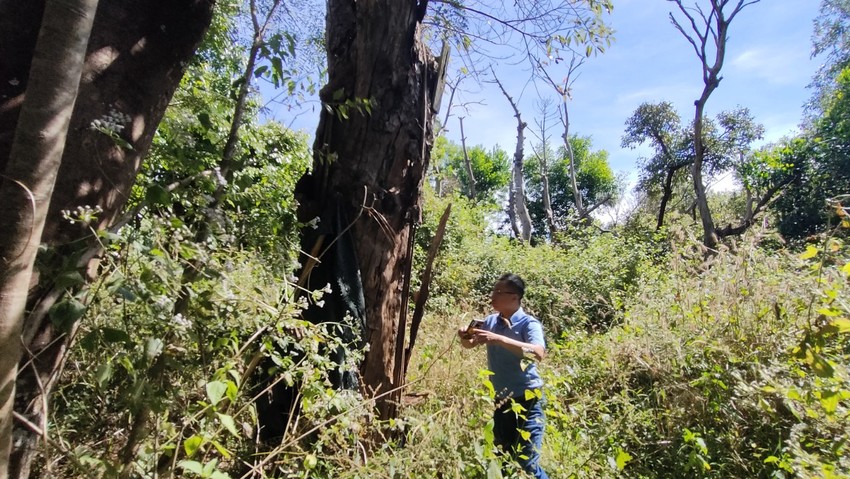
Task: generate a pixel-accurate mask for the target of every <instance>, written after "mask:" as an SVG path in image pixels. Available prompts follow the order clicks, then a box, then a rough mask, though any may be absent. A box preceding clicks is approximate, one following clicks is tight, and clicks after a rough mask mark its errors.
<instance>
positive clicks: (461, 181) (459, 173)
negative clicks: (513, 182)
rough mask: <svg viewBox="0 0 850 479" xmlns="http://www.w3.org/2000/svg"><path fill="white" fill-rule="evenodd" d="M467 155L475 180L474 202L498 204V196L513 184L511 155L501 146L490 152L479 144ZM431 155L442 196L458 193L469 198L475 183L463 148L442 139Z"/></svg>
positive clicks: (435, 145) (438, 138) (439, 138)
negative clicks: (466, 164) (472, 180)
mask: <svg viewBox="0 0 850 479" xmlns="http://www.w3.org/2000/svg"><path fill="white" fill-rule="evenodd" d="M466 153H467V157H468V158H469V163H470V166H471V168H472V174H473V178H474V179H475V197H474V198H473V199H475V200H476V201H484V202H493V201H496V198H495V194H496V193H497V192H499V191H500V190H502V189H504V188H505V187H506V186H507V184H508V181H510V159H509V158H508V154H507V152H505V151H504V150H502V149H501V148H500V147H499V146H498V145H497V146H494V147H493V148H491V149H490V151H489V152H488V151H487V150H486V149H485V148H484V147H483V146H481V145H476V146H473V147H472V148H468V149H467V152H466ZM431 155H432V156H431V160H432V173H431V176H432V178H433V179H434V182H435V183H436V182H437V181H439V185H440V192H439V194H445V193H448V192H451V191H457V192H458V193H460V194H462V195H464V196H466V197H469V196H470V192H471V188H470V186H471V185H470V183H471V180H470V178H469V173H468V172H467V168H466V166H465V164H464V162H465V160H464V157H463V150H462V149H461V146H460V145H458V144H456V143H454V142H452V141H451V140H448V139H446V138H445V137H443V136H440V137H437V139H436V140H435V142H434V149H433V150H432V153H431Z"/></svg>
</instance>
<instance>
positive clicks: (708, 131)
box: [622, 102, 764, 229]
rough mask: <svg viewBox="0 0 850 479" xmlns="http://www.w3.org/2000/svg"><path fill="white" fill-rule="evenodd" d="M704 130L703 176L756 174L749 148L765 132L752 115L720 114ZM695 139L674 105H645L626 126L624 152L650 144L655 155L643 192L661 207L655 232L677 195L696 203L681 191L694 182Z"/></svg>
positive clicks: (648, 161) (646, 168)
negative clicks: (691, 171)
mask: <svg viewBox="0 0 850 479" xmlns="http://www.w3.org/2000/svg"><path fill="white" fill-rule="evenodd" d="M701 124H702V141H701V145H702V146H703V155H702V156H703V171H704V172H705V173H706V174H707V175H708V176H709V177H711V176H717V175H720V174H723V173H725V172H729V171H735V172H737V173H738V174H739V177H740V175H741V174H747V175H749V174H751V172H752V171H753V170H752V166H751V165H752V164H754V163H752V161H753V159H752V158H750V154H751V151H750V149H751V147H750V145H751V144H752V143H753V142H754V141H756V140H757V139H759V138H761V136H762V134H763V132H764V127H763V126H762V125H760V124H758V123H756V122H755V119H754V118H753V117H752V114H750V111H749V110H748V109H746V108H740V107H739V108H737V109H735V110H731V111H725V112H721V113H720V114H718V115H717V117H716V119H714V120H712V119H709V118H703V119H702V121H701ZM693 138H694V130H693V128H692V126H691V127H687V126H685V125H683V124H682V121H681V119H680V117H679V115H678V114H677V113H676V111H675V110H674V108H673V105H672V104H671V103H669V102H661V103H655V104H652V103H644V104H642V105H640V106H639V107H638V108H637V110H635V112H634V114H633V115H632V116H631V117H630V118H629V119H628V120H627V121H626V132H625V135H624V136H623V140H622V144H623V146H627V147H632V148H634V147H636V146H637V145H641V144H644V143H648V144H649V145H650V146H651V147H652V149H653V154H652V156H650V157H649V158H645V159H643V160H642V165H641V170H640V177H639V183H638V188H639V189H640V190H641V191H643V192H644V193H646V194H647V195H648V196H649V197H652V198H654V199H656V200H657V201H658V207H657V215H656V218H657V219H656V229H660V228H661V227H662V226H663V225H664V217H665V213H666V211H667V208H668V205H669V202H670V200H671V199H672V198H673V195H674V192H676V191H678V192H680V194H683V195H689V197H690V198H691V199H694V196H693V193H692V192H688V190H687V189H686V188H682V185H683V184H684V183H686V182H687V180H688V178H689V175H688V171H687V169H686V167H689V166H692V165H693V162H694V159H695V158H696V152H695V150H694V142H693ZM747 165H750V166H747ZM747 168H749V169H748V170H747V171H746V172H745V171H744V169H747ZM688 203H691V202H688ZM685 209H687V208H685Z"/></svg>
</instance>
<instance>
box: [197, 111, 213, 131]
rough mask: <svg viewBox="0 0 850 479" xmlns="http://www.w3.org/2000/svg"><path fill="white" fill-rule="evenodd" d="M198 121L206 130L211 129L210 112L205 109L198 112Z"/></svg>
mask: <svg viewBox="0 0 850 479" xmlns="http://www.w3.org/2000/svg"><path fill="white" fill-rule="evenodd" d="M198 122H199V123H200V124H201V126H203V127H204V128H205V129H207V130H211V129H212V127H213V124H212V120H210V114H209V113H207V112H205V111H204V112H201V113H199V114H198Z"/></svg>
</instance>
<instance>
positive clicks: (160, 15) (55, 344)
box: [0, 0, 213, 477]
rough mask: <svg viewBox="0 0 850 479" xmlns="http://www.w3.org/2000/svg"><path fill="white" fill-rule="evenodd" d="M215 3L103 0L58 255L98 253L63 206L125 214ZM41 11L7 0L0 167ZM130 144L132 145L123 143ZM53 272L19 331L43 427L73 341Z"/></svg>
mask: <svg viewBox="0 0 850 479" xmlns="http://www.w3.org/2000/svg"><path fill="white" fill-rule="evenodd" d="M212 6H213V1H212V0H137V1H133V2H127V1H122V0H101V1H100V4H99V6H98V10H97V14H96V16H95V23H94V27H93V29H92V35H91V38H90V41H89V47H88V51H87V54H86V60H85V65H84V67H83V73H82V80H81V82H80V88H79V92H78V97H77V103H76V106H75V108H74V113H73V115H72V117H71V124H70V129H69V133H68V138H67V141H66V144H65V151H64V154H63V156H62V166H61V167H60V169H59V174H58V177H57V178H56V185H55V188H54V191H53V195H52V197H51V201H50V208H49V210H48V213H47V217H46V220H45V224H44V231H43V233H42V237H41V240H42V243H45V244H47V245H48V246H49V247H51V248H52V249H53V251H55V253H56V254H55V255H52V256H53V257H56V258H57V259H60V260H68V259H69V258H75V257H81V258H82V259H81V260H79V261H77V266H78V267H81V268H83V269H85V268H86V267H87V266H88V265H87V261H86V259H87V258H91V257H92V256H94V255H95V254H93V253H91V251H94V249H93V244H92V241H91V240H93V238H91V237H89V236H87V234H86V230H85V229H84V228H82V227H81V226H80V225H79V223H77V224H76V225H72V224H70V223H69V222H67V221H64V220H62V215H61V211H63V210H71V211H73V210H74V209H75V208H76V207H78V206H82V205H88V206H92V207H95V206H99V207H100V208H101V209H102V210H103V212H102V213H101V214H100V216H99V219H98V224H96V225H93V226H95V227H97V228H99V229H104V228H107V227H108V226H109V225H111V224H112V222H113V221H114V220H115V219H116V218H117V217H118V216H119V215H120V213H121V210H122V208H123V207H124V205H125V203H126V201H127V198H128V196H129V193H130V188H131V187H132V185H133V183H134V181H135V178H136V175H137V173H138V171H139V168H140V166H141V162H142V159H143V157H144V155H145V154H146V153H147V151H148V150H149V148H150V145H151V141H152V140H153V136H154V132H155V131H156V128H157V125H158V124H159V121H160V120H161V118H162V115H163V113H164V112H165V109H166V107H167V106H168V103H169V101H170V99H171V96H172V95H173V93H174V91H175V89H176V88H177V86H178V85H179V83H180V79H181V77H182V76H183V72H184V69H185V66H186V64H187V62H188V61H190V59H191V58H192V55H193V54H194V51H195V49H196V48H197V47H198V45H199V44H200V41H201V39H202V38H203V34H204V32H205V31H206V28H207V26H208V25H209V23H210V21H211V19H212ZM43 10H44V1H43V0H42V1H37V0H31V1H26V2H21V1H19V0H0V58H2V61H0V171H1V170H4V169H5V168H6V165H7V163H8V161H9V152H10V148H11V144H12V132H14V131H15V127H16V125H17V122H18V116H19V113H20V107H21V104H22V103H23V101H24V92H25V90H26V89H27V87H28V84H29V82H28V81H27V80H28V72H29V68H30V63H31V61H32V57H33V48H34V45H35V35H36V32H37V31H38V29H39V25H40V21H41V14H42V12H43ZM96 119H99V120H105V119H110V120H112V121H114V122H115V123H117V124H118V125H120V126H121V127H123V129H115V130H113V132H112V135H113V136H115V137H118V138H120V140H121V141H119V142H116V140H115V138H113V137H112V136H110V135H108V134H105V133H104V132H103V131H98V130H96V129H93V128H91V127H92V123H93V121H94V120H96ZM124 142H126V144H129V146H130V148H126V147H122V146H121V145H120V144H119V143H122V144H123V143H124ZM85 251H89V253H84V252H85ZM58 267H59V265H48V266H47V268H58ZM54 273H55V269H48V270H42V271H36V272H34V279H33V281H32V283H31V284H33V285H34V288H33V289H32V290H31V291H30V295H29V306H28V309H27V317H26V319H25V323H24V326H23V332H22V334H21V336H22V339H23V344H24V346H25V347H26V348H27V351H28V353H32V354H33V358H35V360H34V361H32V362H29V363H28V364H29V365H28V367H27V368H24V369H22V370H21V372H20V374H19V375H18V378H17V391H16V406H15V407H16V411H18V412H19V413H21V414H22V415H24V416H25V417H27V418H28V419H29V421H30V422H32V423H33V424H36V425H41V424H43V423H44V419H45V414H46V411H44V410H43V405H44V404H45V403H46V401H43V400H42V399H43V398H42V396H41V395H42V390H41V387H40V385H43V386H44V387H45V388H46V392H47V393H48V394H49V391H50V385H51V384H52V383H53V381H55V378H56V373H57V371H58V370H59V368H60V367H61V364H62V360H63V358H64V353H65V351H66V348H67V346H68V344H67V336H66V335H64V333H63V332H62V331H58V330H56V329H55V328H54V327H53V325H52V323H51V322H50V321H49V319H47V314H46V313H47V311H48V310H49V308H50V306H51V305H52V304H53V303H54V302H55V301H56V300H57V298H59V297H60V296H61V295H62V293H63V290H62V289H61V288H57V287H55V286H54V285H53V284H52V283H51V278H52V277H53V276H54ZM36 275H40V276H36ZM29 359H30V358H29V357H25V358H23V360H24V361H25V362H26V361H28V360H29ZM34 372H37V376H36V374H34ZM15 434H16V444H15V450H14V451H13V456H12V462H13V471H15V472H14V473H11V472H10V474H11V475H12V477H26V476H27V475H28V474H29V472H28V470H29V463H30V461H31V459H32V456H33V452H34V445H35V441H36V439H37V438H36V437H35V436H34V435H33V434H32V432H31V431H29V430H26V429H16V431H15Z"/></svg>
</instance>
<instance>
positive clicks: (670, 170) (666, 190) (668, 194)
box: [655, 143, 690, 231]
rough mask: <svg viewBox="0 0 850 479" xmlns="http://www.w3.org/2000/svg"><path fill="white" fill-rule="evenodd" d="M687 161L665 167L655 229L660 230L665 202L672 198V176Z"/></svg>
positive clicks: (665, 207)
mask: <svg viewBox="0 0 850 479" xmlns="http://www.w3.org/2000/svg"><path fill="white" fill-rule="evenodd" d="M662 145H663V143H662ZM662 147H663V146H662ZM663 148H664V151H665V155H668V153H667V150H666V147H663ZM689 163H690V161H688V162H681V163H678V164H675V165H673V166H669V167H667V175H666V176H665V178H664V184H663V185H662V188H663V191H662V193H661V204H660V205H659V206H658V221H657V222H656V225H655V230H656V231H658V230H660V229H661V227H662V226H664V215H665V214H666V212H667V203H669V202H670V199H671V198H673V176H674V175H675V174H676V172H677V171H679V170H680V169H682V168H684V167H686V166H688V164H689Z"/></svg>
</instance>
